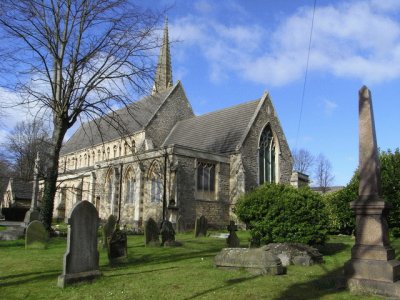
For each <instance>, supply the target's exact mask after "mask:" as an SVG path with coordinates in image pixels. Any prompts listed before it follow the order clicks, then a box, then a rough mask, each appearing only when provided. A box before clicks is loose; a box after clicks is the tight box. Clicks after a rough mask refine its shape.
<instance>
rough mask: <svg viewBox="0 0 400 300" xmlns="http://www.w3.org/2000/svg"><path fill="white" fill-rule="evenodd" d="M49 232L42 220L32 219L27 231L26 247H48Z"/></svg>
mask: <svg viewBox="0 0 400 300" xmlns="http://www.w3.org/2000/svg"><path fill="white" fill-rule="evenodd" d="M48 240H49V234H48V233H47V230H46V228H44V225H43V224H42V222H40V221H36V220H35V221H32V222H30V223H29V224H28V227H27V228H26V233H25V249H46V248H47V242H48Z"/></svg>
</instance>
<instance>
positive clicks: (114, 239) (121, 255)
mask: <svg viewBox="0 0 400 300" xmlns="http://www.w3.org/2000/svg"><path fill="white" fill-rule="evenodd" d="M107 245H108V249H107V250H108V259H109V261H110V263H111V264H113V263H119V262H126V261H127V259H128V238H127V235H126V231H125V230H120V229H119V227H118V226H117V227H116V228H115V230H114V231H113V233H112V234H111V236H110V237H109V238H108V242H107Z"/></svg>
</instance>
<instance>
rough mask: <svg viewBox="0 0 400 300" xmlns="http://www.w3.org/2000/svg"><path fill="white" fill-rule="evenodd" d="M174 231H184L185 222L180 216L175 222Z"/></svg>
mask: <svg viewBox="0 0 400 300" xmlns="http://www.w3.org/2000/svg"><path fill="white" fill-rule="evenodd" d="M176 231H177V232H178V233H181V232H185V231H186V225H185V221H184V220H183V218H182V216H179V217H178V219H177V220H176Z"/></svg>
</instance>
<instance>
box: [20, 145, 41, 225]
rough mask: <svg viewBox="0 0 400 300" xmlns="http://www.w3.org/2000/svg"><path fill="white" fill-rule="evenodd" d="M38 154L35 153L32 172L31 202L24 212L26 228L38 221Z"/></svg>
mask: <svg viewBox="0 0 400 300" xmlns="http://www.w3.org/2000/svg"><path fill="white" fill-rule="evenodd" d="M39 162H40V158H39V152H38V153H37V156H36V159H35V168H34V170H33V188H32V200H31V208H30V209H29V210H28V211H27V212H26V214H25V219H24V223H25V225H26V226H27V225H28V224H29V223H30V222H32V221H35V220H39V210H38V208H37V198H38V192H39V178H38V175H39Z"/></svg>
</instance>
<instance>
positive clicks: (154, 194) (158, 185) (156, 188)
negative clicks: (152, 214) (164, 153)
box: [148, 162, 163, 202]
mask: <svg viewBox="0 0 400 300" xmlns="http://www.w3.org/2000/svg"><path fill="white" fill-rule="evenodd" d="M148 179H149V182H150V184H149V185H150V186H149V188H150V201H151V202H161V199H162V193H163V183H162V177H161V168H160V166H159V165H158V163H157V162H154V163H153V165H152V167H151V168H150V171H149V176H148Z"/></svg>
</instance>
